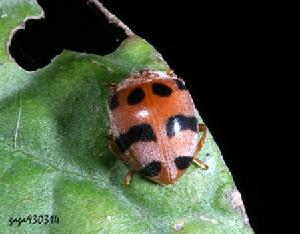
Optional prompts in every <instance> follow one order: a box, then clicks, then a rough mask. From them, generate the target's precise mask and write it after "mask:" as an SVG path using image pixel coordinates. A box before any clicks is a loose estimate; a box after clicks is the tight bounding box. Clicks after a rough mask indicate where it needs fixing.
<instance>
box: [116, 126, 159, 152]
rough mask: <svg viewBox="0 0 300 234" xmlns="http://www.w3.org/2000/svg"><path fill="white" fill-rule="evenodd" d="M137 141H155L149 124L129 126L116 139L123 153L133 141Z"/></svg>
mask: <svg viewBox="0 0 300 234" xmlns="http://www.w3.org/2000/svg"><path fill="white" fill-rule="evenodd" d="M139 141H157V139H156V135H155V133H154V131H153V129H152V127H151V125H150V124H140V125H135V126H133V127H131V128H130V129H129V130H128V132H127V133H125V134H121V135H120V136H119V137H118V138H117V139H116V144H117V147H118V148H119V150H120V152H122V153H124V152H125V151H126V150H127V149H128V148H129V147H130V146H131V145H132V144H133V143H135V142H139Z"/></svg>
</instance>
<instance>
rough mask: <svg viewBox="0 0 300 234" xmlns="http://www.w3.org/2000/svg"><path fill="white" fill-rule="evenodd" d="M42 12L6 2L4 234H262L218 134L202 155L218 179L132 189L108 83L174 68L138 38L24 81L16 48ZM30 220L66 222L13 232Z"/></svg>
mask: <svg viewBox="0 0 300 234" xmlns="http://www.w3.org/2000/svg"><path fill="white" fill-rule="evenodd" d="M41 12H42V11H41V9H40V7H39V6H38V5H37V3H36V2H35V1H33V0H14V1H8V0H0V162H1V163H0V230H1V233H2V232H3V233H120V232H122V233H173V232H177V231H178V232H180V233H253V231H252V229H251V227H250V226H249V224H248V223H247V217H246V214H245V210H244V207H243V204H242V201H241V199H240V197H239V195H240V194H239V193H238V191H237V190H236V188H235V185H234V182H233V179H232V176H231V174H230V172H229V170H228V169H227V167H226V165H225V164H224V161H223V159H222V156H221V153H220V151H219V149H218V147H217V145H216V143H215V142H214V140H213V138H212V136H211V135H210V134H209V136H208V140H207V142H206V144H205V147H204V149H203V151H202V152H201V153H200V155H199V158H201V159H202V160H203V161H205V162H206V163H207V164H208V165H209V170H207V171H203V170H201V169H198V168H197V167H195V166H191V167H190V168H189V169H188V171H187V173H186V174H185V175H184V176H183V177H182V178H181V180H180V181H179V182H178V183H177V184H176V185H172V186H166V187H163V186H160V185H158V184H154V183H152V182H150V181H148V180H146V179H143V178H141V177H139V176H135V177H134V178H133V180H132V183H131V184H130V186H129V187H126V186H124V182H123V178H124V176H125V174H126V173H127V168H126V167H125V165H124V164H123V163H122V162H121V161H119V160H117V159H116V157H115V156H114V155H113V154H112V152H111V151H110V150H109V148H108V145H107V137H106V135H107V131H108V127H109V126H108V112H107V99H108V95H109V88H108V87H109V84H110V83H112V82H113V83H117V82H119V81H120V80H122V79H124V78H126V76H127V75H128V74H129V73H131V72H134V71H138V70H141V69H146V68H151V69H155V70H161V71H165V70H167V69H168V66H167V64H166V62H164V61H163V60H162V58H161V56H160V54H159V53H158V52H157V51H156V50H155V49H154V48H153V47H152V46H151V45H150V44H149V43H148V42H146V41H145V40H143V39H141V38H140V37H137V36H135V37H131V38H128V39H127V40H125V41H124V42H123V43H122V45H121V46H120V47H119V48H118V49H117V50H116V51H115V52H114V53H112V54H109V55H106V56H98V55H91V54H83V53H77V52H71V51H64V52H63V53H62V54H61V55H59V56H57V57H56V58H55V59H54V60H53V61H52V62H51V64H49V65H48V66H47V67H45V68H43V69H40V70H38V71H35V72H30V73H28V72H25V71H24V70H22V69H21V68H20V67H19V66H18V65H17V64H16V63H15V62H14V60H13V59H11V58H10V56H9V54H8V52H7V43H8V41H9V38H10V35H11V33H12V31H13V30H14V29H15V28H16V27H18V26H19V25H21V24H22V22H23V21H24V20H25V19H26V17H29V16H39V15H40V14H41ZM199 119H200V121H201V122H202V120H201V118H200V117H199ZM30 214H31V215H52V214H53V215H57V217H59V223H58V224H57V223H54V224H29V223H28V222H27V223H22V225H21V226H18V225H17V223H14V224H13V226H10V225H9V219H10V218H15V217H16V218H18V217H28V215H30Z"/></svg>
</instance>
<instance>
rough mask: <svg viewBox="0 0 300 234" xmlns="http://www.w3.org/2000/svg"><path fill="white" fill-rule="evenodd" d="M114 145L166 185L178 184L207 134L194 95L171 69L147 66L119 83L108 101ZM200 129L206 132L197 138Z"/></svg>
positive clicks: (130, 161)
mask: <svg viewBox="0 0 300 234" xmlns="http://www.w3.org/2000/svg"><path fill="white" fill-rule="evenodd" d="M108 109H109V120H110V148H111V149H112V151H113V152H114V153H115V154H116V155H117V156H118V157H119V158H120V159H121V160H123V161H124V162H125V164H126V165H127V166H128V167H129V168H130V170H129V172H128V174H127V176H126V177H125V184H126V185H128V184H129V183H130V180H131V178H132V176H133V174H134V173H135V172H138V173H140V174H141V175H143V176H146V177H147V178H149V179H150V180H152V181H154V182H157V183H159V184H162V185H167V184H174V183H176V182H177V181H178V179H179V178H180V177H181V176H182V175H183V173H184V172H185V170H186V169H187V168H188V167H189V166H190V165H191V163H192V162H195V163H197V164H198V165H199V166H201V167H202V168H204V169H208V166H207V165H206V164H205V163H203V162H202V161H200V160H199V159H197V156H198V155H199V153H200V151H201V148H202V146H203V145H204V143H205V139H206V135H207V133H206V127H205V125H204V124H198V123H197V118H196V108H195V106H194V103H193V99H192V97H191V95H190V93H189V91H188V90H187V88H186V86H185V83H184V82H183V80H181V79H179V78H177V76H176V75H175V74H174V73H173V72H172V71H168V72H161V71H153V70H143V71H140V72H136V73H133V74H131V75H129V77H128V78H127V79H125V80H123V81H121V82H120V83H119V84H117V85H116V86H114V88H113V91H112V95H111V97H110V99H109V102H108ZM199 132H203V133H202V136H201V138H200V140H199V141H198V134H199Z"/></svg>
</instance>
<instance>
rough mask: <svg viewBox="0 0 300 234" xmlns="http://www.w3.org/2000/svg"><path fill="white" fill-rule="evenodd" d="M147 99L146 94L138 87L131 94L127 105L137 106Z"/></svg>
mask: <svg viewBox="0 0 300 234" xmlns="http://www.w3.org/2000/svg"><path fill="white" fill-rule="evenodd" d="M144 98H145V92H144V91H143V90H142V89H141V88H140V87H137V88H135V89H134V90H132V91H131V92H130V94H129V95H128V97H127V103H128V104H129V105H135V104H138V103H140V102H141V101H143V100H144Z"/></svg>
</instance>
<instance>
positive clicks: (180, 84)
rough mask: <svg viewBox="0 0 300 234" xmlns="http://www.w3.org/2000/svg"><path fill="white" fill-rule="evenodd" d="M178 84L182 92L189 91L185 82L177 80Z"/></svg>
mask: <svg viewBox="0 0 300 234" xmlns="http://www.w3.org/2000/svg"><path fill="white" fill-rule="evenodd" d="M175 82H176V84H177V88H178V89H180V90H185V89H187V87H186V86H185V84H184V82H183V81H182V80H179V79H176V80H175Z"/></svg>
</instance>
